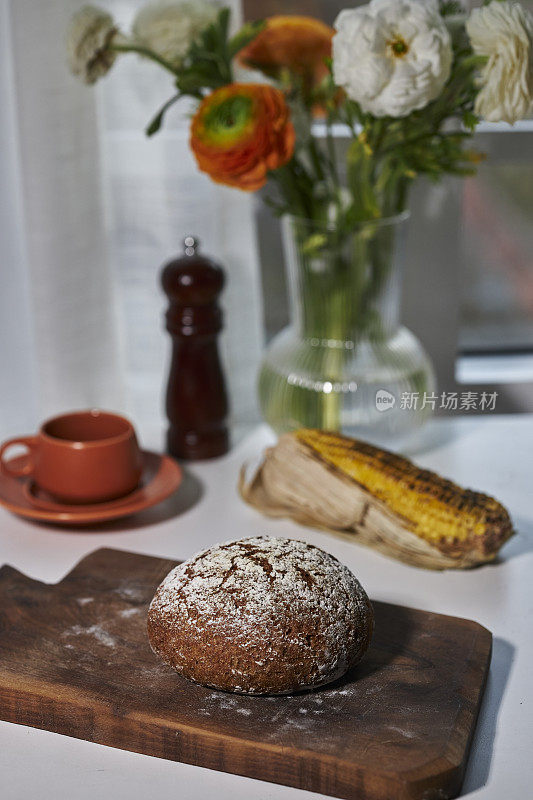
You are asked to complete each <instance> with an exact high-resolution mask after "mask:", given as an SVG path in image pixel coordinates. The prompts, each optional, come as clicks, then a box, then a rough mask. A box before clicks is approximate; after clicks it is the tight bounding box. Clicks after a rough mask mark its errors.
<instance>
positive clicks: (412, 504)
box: [241, 430, 513, 569]
mask: <svg viewBox="0 0 533 800" xmlns="http://www.w3.org/2000/svg"><path fill="white" fill-rule="evenodd" d="M241 494H242V495H243V497H244V499H245V500H247V501H248V502H250V503H251V504H252V505H255V506H256V507H258V508H259V509H260V510H261V511H263V512H265V513H267V514H270V515H274V516H291V517H292V518H293V519H296V520H297V521H299V522H302V523H304V524H308V525H313V526H315V527H321V528H326V529H328V530H332V531H334V532H337V533H345V534H348V535H351V536H353V535H354V534H355V535H356V536H357V540H358V541H360V542H361V543H363V544H367V545H370V546H372V547H375V548H376V549H379V550H381V551H382V552H384V553H386V554H387V555H391V556H393V557H396V558H399V559H400V560H402V561H406V562H408V563H410V564H415V565H417V566H424V567H429V568H433V569H443V568H446V567H471V566H474V565H476V564H480V563H483V562H485V561H490V560H491V559H493V558H494V557H495V556H496V554H497V552H498V550H499V549H500V547H501V546H502V545H503V544H504V542H505V541H507V539H508V538H509V537H510V536H511V535H512V534H513V527H512V523H511V519H510V517H509V514H508V513H507V511H506V510H505V508H504V507H503V506H502V505H501V504H500V503H498V502H497V501H496V500H494V499H493V498H492V497H489V496H488V495H485V494H481V493H479V492H473V491H470V490H469V489H462V488H461V487H459V486H457V485H456V484H455V483H452V482H451V481H449V480H446V479H445V478H441V477H440V476H439V475H436V474H435V473H433V472H429V471H428V470H423V469H419V468H418V467H416V466H415V465H414V464H413V463H412V462H411V461H409V460H408V459H406V458H403V457H402V456H398V455H395V454H394V453H390V452H388V451H386V450H381V449H379V448H377V447H373V446H372V445H369V444H366V443H365V442H361V441H358V440H355V439H348V438H346V437H344V436H340V435H339V434H335V433H326V432H324V431H317V430H300V431H296V432H295V433H289V434H285V435H284V436H282V437H281V439H280V441H279V443H278V444H277V445H276V447H274V448H271V449H270V450H269V451H268V452H267V455H266V458H265V460H264V462H263V464H262V466H261V467H260V469H259V471H258V472H257V474H256V475H255V477H254V478H253V480H252V481H251V482H249V483H247V482H246V479H245V477H244V476H243V477H242V479H241Z"/></svg>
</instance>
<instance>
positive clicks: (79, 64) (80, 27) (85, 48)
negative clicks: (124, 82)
mask: <svg viewBox="0 0 533 800" xmlns="http://www.w3.org/2000/svg"><path fill="white" fill-rule="evenodd" d="M116 32H117V28H116V27H115V23H114V22H113V17H111V15H110V14H108V13H107V11H103V10H102V9H100V8H96V7H95V6H84V7H83V8H81V9H80V10H79V11H78V12H77V13H76V14H74V15H73V16H72V18H71V20H70V23H69V26H68V29H67V57H68V62H69V66H70V69H71V71H72V72H73V73H74V75H78V76H79V77H80V78H81V79H82V80H83V81H84V82H85V83H94V82H95V81H97V80H98V78H101V77H102V76H103V75H105V74H106V72H107V71H108V70H109V69H110V68H111V66H112V65H113V61H114V60H115V58H116V56H117V54H116V53H113V52H112V51H111V50H109V47H108V46H109V44H110V42H111V39H112V38H113V37H114V35H115V34H116Z"/></svg>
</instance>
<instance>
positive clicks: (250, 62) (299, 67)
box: [238, 15, 335, 90]
mask: <svg viewBox="0 0 533 800" xmlns="http://www.w3.org/2000/svg"><path fill="white" fill-rule="evenodd" d="M334 33H335V31H334V30H333V28H330V27H329V25H326V23H325V22H321V21H320V20H318V19H314V18H313V17H304V16H297V15H294V16H274V17H269V18H268V19H267V20H266V24H265V27H264V28H263V30H261V31H260V32H259V33H258V34H257V36H256V37H255V39H253V40H252V41H251V42H250V44H248V45H246V47H244V48H243V49H242V50H241V51H240V53H239V54H238V61H239V63H240V64H241V65H242V66H244V67H251V68H253V69H259V70H261V72H263V73H265V75H268V76H270V77H271V78H278V77H279V76H280V74H281V72H282V71H283V70H288V71H289V72H292V73H294V74H296V75H298V76H299V77H300V78H302V79H303V81H304V86H305V88H306V89H307V90H310V89H312V88H313V87H314V86H317V85H318V84H319V83H320V81H321V80H322V79H323V78H324V77H325V76H326V75H327V73H328V67H327V66H326V63H325V60H326V59H327V58H329V57H330V56H331V40H332V38H333V35H334Z"/></svg>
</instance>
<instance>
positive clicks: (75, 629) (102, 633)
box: [61, 625, 116, 647]
mask: <svg viewBox="0 0 533 800" xmlns="http://www.w3.org/2000/svg"><path fill="white" fill-rule="evenodd" d="M61 635H62V636H64V637H65V636H93V637H94V638H95V639H96V641H98V642H100V644H103V645H105V646H106V647H114V646H115V644H116V639H115V638H114V637H113V636H111V634H110V633H108V632H107V631H106V630H104V628H102V626H101V625H90V626H89V627H88V628H84V627H83V626H82V625H73V626H72V627H71V628H69V629H68V630H66V631H64V632H63V633H62V634H61Z"/></svg>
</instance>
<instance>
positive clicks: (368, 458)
mask: <svg viewBox="0 0 533 800" xmlns="http://www.w3.org/2000/svg"><path fill="white" fill-rule="evenodd" d="M296 436H297V438H298V439H299V440H300V441H301V442H302V443H304V444H305V445H307V446H308V447H310V448H312V450H314V451H315V453H317V454H318V455H319V456H320V457H321V458H322V460H323V461H325V462H326V463H328V464H330V465H332V466H333V467H335V468H336V469H337V470H340V471H341V472H343V473H344V474H345V475H347V476H348V477H350V478H351V479H352V480H354V481H356V482H357V483H358V484H359V485H361V486H362V487H363V488H364V489H365V490H367V491H368V492H369V493H370V494H371V495H373V496H374V497H375V498H377V499H378V500H380V501H382V502H383V503H384V504H385V505H386V506H387V507H388V508H389V509H390V510H391V511H393V512H394V513H395V514H398V515H399V516H401V517H402V518H403V519H404V521H405V522H406V524H407V526H408V527H409V528H410V529H411V530H412V531H413V532H414V533H416V534H417V535H418V536H420V537H422V538H423V539H425V540H427V541H428V542H430V543H436V542H443V541H446V542H448V543H454V542H455V543H461V542H464V541H466V540H467V539H468V540H472V538H473V537H480V538H481V539H482V538H486V539H487V549H492V546H493V544H495V542H492V540H493V539H495V538H496V539H498V541H499V543H500V544H501V540H502V539H503V540H505V539H506V538H508V537H509V536H510V535H511V533H512V523H511V520H510V518H509V515H508V513H507V511H506V510H505V508H504V507H503V506H502V505H501V504H500V503H498V501H497V500H494V498H492V497H489V496H488V495H485V494H481V493H479V492H473V491H470V490H469V489H462V488H461V487H460V486H457V485H456V484H455V483H452V482H451V481H449V480H446V479H445V478H441V477H440V476H439V475H437V474H435V473H434V472H429V471H428V470H423V469H420V468H419V467H416V466H415V465H414V464H413V463H412V462H411V461H409V460H408V459H406V458H403V457H402V456H398V455H396V454H394V453H390V452H388V451H386V450H381V449H379V448H377V447H373V446H372V445H369V444H366V443H365V442H360V441H358V440H355V439H348V438H345V437H343V436H340V435H339V434H335V433H327V432H325V431H318V430H307V429H304V430H300V431H297V432H296Z"/></svg>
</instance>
